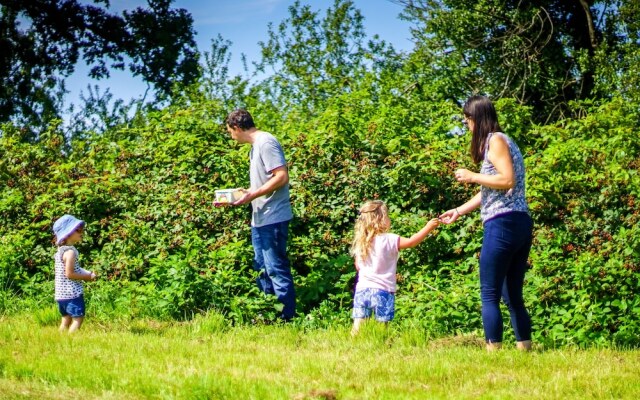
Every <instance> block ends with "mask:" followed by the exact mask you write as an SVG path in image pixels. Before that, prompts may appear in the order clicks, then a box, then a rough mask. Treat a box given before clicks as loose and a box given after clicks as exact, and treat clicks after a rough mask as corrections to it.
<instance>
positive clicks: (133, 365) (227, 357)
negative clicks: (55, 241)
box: [0, 315, 640, 399]
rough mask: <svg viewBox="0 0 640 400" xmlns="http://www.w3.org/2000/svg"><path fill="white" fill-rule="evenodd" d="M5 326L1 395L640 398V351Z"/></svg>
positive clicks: (199, 322) (375, 330) (416, 336)
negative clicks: (489, 349) (492, 348)
mask: <svg viewBox="0 0 640 400" xmlns="http://www.w3.org/2000/svg"><path fill="white" fill-rule="evenodd" d="M49 319H50V320H49V321H43V319H42V318H38V316H37V315H36V317H35V318H34V317H33V316H31V317H29V318H22V319H20V318H17V317H5V318H3V319H2V320H0V372H1V373H0V398H2V399H36V398H38V399H69V398H75V399H80V398H83V399H146V398H153V399H365V398H370V399H523V398H525V399H533V398H535V399H638V398H640V374H639V373H638V371H640V353H639V352H638V351H637V350H626V351H624V350H618V351H614V350H607V349H589V350H577V349H572V350H567V349H564V350H544V349H540V348H537V349H535V350H534V351H533V352H531V353H521V352H518V351H516V350H510V349H505V350H502V351H500V352H496V353H487V352H486V351H485V350H484V348H483V346H482V342H481V341H480V340H479V339H478V338H473V337H456V338H446V339H438V340H430V339H428V338H425V337H424V336H423V335H422V334H421V333H420V332H419V331H400V330H398V329H395V328H394V327H393V326H392V327H391V329H389V330H386V331H385V330H384V329H380V327H379V326H377V325H376V324H368V325H366V326H365V327H364V329H363V331H362V332H361V335H360V336H358V337H356V338H351V337H350V335H349V327H347V326H344V327H336V328H335V329H330V330H312V331H305V330H304V329H303V328H301V327H300V326H297V325H296V324H295V323H293V324H288V325H280V326H278V325H275V326H273V325H272V326H255V327H240V328H236V327H228V326H227V325H226V323H225V321H224V319H223V318H222V317H221V316H219V315H210V316H207V317H202V318H196V319H194V320H193V321H191V322H189V323H182V324H178V323H161V322H156V321H142V320H137V321H130V322H126V323H108V324H106V323H101V322H98V321H95V320H91V319H89V320H87V322H86V324H85V326H84V327H83V328H82V330H81V331H80V332H78V333H76V334H74V335H68V334H61V333H59V332H58V331H57V327H56V326H54V325H53V324H55V322H56V321H57V319H55V320H54V319H53V318H49Z"/></svg>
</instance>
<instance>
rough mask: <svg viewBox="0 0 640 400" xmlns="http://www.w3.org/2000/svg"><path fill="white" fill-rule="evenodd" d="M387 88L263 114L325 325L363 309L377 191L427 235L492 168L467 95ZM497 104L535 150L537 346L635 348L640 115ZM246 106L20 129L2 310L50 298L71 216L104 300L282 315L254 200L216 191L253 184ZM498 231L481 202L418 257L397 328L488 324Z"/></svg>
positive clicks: (254, 317)
mask: <svg viewBox="0 0 640 400" xmlns="http://www.w3.org/2000/svg"><path fill="white" fill-rule="evenodd" d="M370 90H371V91H373V90H375V89H370ZM371 91H369V89H362V90H354V91H352V92H350V93H347V94H344V95H342V96H336V98H334V99H332V100H331V101H329V102H328V103H327V106H326V107H325V108H324V109H323V110H321V111H320V112H317V113H316V114H314V115H312V116H309V117H308V118H305V116H304V113H302V112H300V111H299V110H297V109H292V110H289V112H288V113H286V114H283V115H280V116H278V118H275V117H276V115H274V113H273V109H268V107H269V106H268V105H264V106H258V105H256V109H255V110H253V109H252V110H251V111H252V112H253V113H254V115H255V117H256V120H257V124H258V127H260V128H262V129H264V130H269V131H271V132H272V133H273V134H274V135H275V136H276V137H278V138H279V139H280V141H281V143H282V144H283V147H284V149H285V153H286V156H287V158H288V162H289V170H290V177H291V196H292V204H293V208H294V214H295V219H294V220H293V221H292V223H291V226H290V242H289V250H290V251H289V254H290V259H291V262H292V268H293V272H294V279H295V283H296V289H297V292H298V302H299V305H298V311H299V313H300V315H301V320H302V321H303V323H305V324H306V325H308V326H309V327H320V326H326V325H328V324H332V323H336V322H337V323H344V322H346V321H348V319H349V309H350V305H351V304H350V300H351V289H352V285H353V279H354V276H355V271H354V268H353V261H352V260H351V258H350V257H349V256H348V247H349V243H350V240H351V234H352V228H353V223H354V220H355V217H356V210H357V208H358V206H359V205H360V204H361V203H362V202H363V201H364V200H366V199H373V198H378V199H383V200H385V201H386V202H387V203H388V204H389V207H390V211H391V218H392V230H393V231H394V232H397V233H399V234H402V235H410V234H412V233H413V232H415V231H416V230H417V229H419V228H420V227H421V226H422V224H424V223H425V222H426V220H427V219H429V218H432V217H434V216H437V215H438V214H439V213H441V212H443V211H445V210H447V209H448V208H450V207H453V206H456V205H458V204H460V203H461V202H462V201H465V200H466V199H468V198H469V197H470V196H472V195H473V194H474V193H475V191H476V190H477V188H476V187H471V186H465V185H461V184H458V183H457V182H455V180H454V179H453V171H454V170H455V169H456V168H458V167H461V166H462V167H466V168H470V169H474V168H475V169H477V166H474V165H472V164H471V161H470V157H469V156H468V152H467V148H468V139H469V137H468V136H465V135H462V136H460V135H456V134H454V133H452V132H453V129H454V128H455V127H456V124H457V122H456V121H457V120H456V119H455V118H452V117H454V116H456V115H458V114H459V113H460V111H459V109H457V107H454V106H453V105H452V104H451V103H449V102H446V101H442V102H433V103H428V102H424V101H419V99H417V98H411V96H404V95H400V94H394V93H389V94H387V95H385V96H378V97H375V96H373V93H372V92H371ZM374 98H375V101H374V100H372V99H374ZM497 106H498V108H499V113H500V117H501V119H502V121H501V122H502V125H503V127H504V128H505V131H506V132H507V133H508V134H510V135H511V136H512V137H514V139H515V140H516V141H517V142H518V143H519V144H520V145H521V147H522V149H523V151H524V153H525V159H526V166H527V173H528V179H527V185H528V186H527V190H528V198H529V201H530V206H531V214H532V216H533V219H534V223H535V227H534V235H535V242H534V246H533V250H532V253H531V258H530V261H531V265H532V266H531V270H530V272H529V273H528V275H527V284H526V287H525V290H526V293H525V296H526V302H527V304H528V305H529V308H530V310H531V314H532V319H533V323H534V330H535V332H534V334H535V340H536V341H539V342H543V343H547V344H549V345H565V344H575V345H587V344H591V343H598V344H613V343H615V344H624V345H630V346H636V345H637V344H638V339H637V338H638V337H639V333H640V317H638V316H639V315H640V300H639V298H638V296H637V291H638V287H640V285H639V283H640V282H638V276H639V274H638V270H639V269H640V239H639V238H640V232H639V231H638V229H639V228H638V225H639V224H638V218H639V211H638V210H639V207H638V201H639V200H638V196H639V188H640V182H639V179H640V178H639V177H638V166H639V165H638V162H639V161H638V160H640V154H639V153H640V145H639V142H638V140H637V133H636V131H635V128H636V127H637V125H638V122H640V114H639V112H638V110H637V109H636V108H634V107H633V106H632V105H631V104H628V103H626V102H623V101H620V100H616V99H613V100H612V101H609V102H606V103H604V104H602V105H599V106H596V105H589V104H584V103H581V104H575V105H574V107H575V115H576V116H575V117H573V118H567V119H565V120H562V121H560V122H558V123H554V124H553V125H547V126H537V125H532V124H531V122H530V121H531V118H530V115H529V112H530V111H529V110H528V109H527V108H524V107H522V106H518V105H516V103H515V102H513V101H510V100H509V99H503V100H500V101H498V102H497ZM260 107H264V108H263V109H261V108H260ZM228 111H229V110H228V109H227V106H224V105H222V104H221V103H218V102H215V101H199V102H191V103H189V104H183V105H180V106H177V105H175V106H170V107H167V108H165V109H163V110H158V111H150V112H148V113H147V114H146V115H144V116H143V117H141V118H138V119H134V120H133V121H132V122H130V123H129V124H128V125H124V126H119V127H117V128H114V129H112V130H109V131H108V132H105V133H103V134H100V135H97V134H96V135H90V134H87V135H86V136H84V137H82V138H79V139H75V140H73V141H71V142H69V141H68V140H67V138H65V136H64V135H63V133H62V129H61V128H60V126H59V125H52V126H51V127H50V129H49V130H48V131H47V132H45V133H44V134H43V135H42V137H41V138H40V140H39V142H37V143H31V142H29V141H27V140H24V138H23V137H22V136H21V131H20V130H19V129H17V128H15V127H13V126H11V125H4V126H3V127H2V135H1V136H0V149H2V150H1V151H2V154H3V156H2V158H1V159H0V184H1V185H2V188H3V190H2V194H1V195H0V217H1V219H2V222H0V285H1V287H2V292H1V293H2V294H1V296H2V303H0V305H1V306H2V309H3V310H4V311H5V312H10V311H11V310H12V308H11V307H12V304H14V303H15V300H16V299H22V300H28V301H29V302H30V304H36V305H38V306H42V305H45V304H50V303H51V302H52V298H53V284H52V281H53V262H52V255H53V253H54V251H55V249H54V246H53V244H52V233H51V226H52V223H53V221H54V220H55V219H56V218H58V217H59V216H60V215H62V214H64V213H72V214H74V215H76V216H78V217H79V218H82V219H84V220H85V221H87V234H86V235H85V241H84V242H83V243H82V244H80V245H79V250H80V254H81V260H82V262H83V265H84V266H85V268H88V269H91V270H96V271H97V272H98V273H99V275H100V279H99V281H98V282H96V283H91V284H88V285H87V287H88V289H87V297H88V299H89V300H88V301H89V305H90V312H91V313H94V314H97V315H105V316H111V317H113V316H118V315H119V316H124V317H127V318H137V317H153V318H161V319H167V318H178V319H182V318H190V317H191V316H193V315H194V314H198V313H200V312H203V311H206V310H209V309H215V310H217V311H219V312H221V313H223V314H224V315H226V317H227V318H229V319H230V320H231V321H232V322H233V323H236V324H243V323H251V322H254V323H255V322H256V321H270V320H272V319H274V318H275V316H276V315H277V308H278V303H277V302H276V301H275V299H274V298H271V297H265V296H263V295H261V294H260V293H259V292H258V290H257V288H256V287H255V285H254V278H255V272H254V271H253V270H252V269H251V261H252V257H253V252H252V248H251V240H250V229H249V220H250V213H249V210H248V209H247V208H245V207H239V208H215V207H213V206H212V201H213V199H214V196H213V194H214V190H215V189H218V188H229V187H246V186H248V150H249V149H248V147H247V146H242V145H239V144H236V143H235V142H233V141H232V140H230V138H229V137H228V136H227V135H226V133H225V130H224V126H223V124H222V122H223V120H224V116H225V115H226V113H227V112H228ZM261 111H263V112H261ZM481 239H482V226H481V223H480V220H479V216H478V215H477V214H474V215H470V216H467V217H465V218H464V219H462V220H461V221H459V222H457V223H456V224H454V225H452V226H443V227H441V228H439V232H438V233H437V234H436V235H434V236H432V237H430V238H428V239H427V240H426V241H425V242H424V243H423V244H421V245H420V246H419V247H417V248H415V249H412V250H407V251H404V252H402V253H401V258H400V262H399V274H398V275H399V276H398V278H399V291H398V295H397V321H398V322H397V323H400V324H402V323H411V324H418V325H420V326H422V327H424V329H425V331H426V333H428V334H430V335H451V334H457V333H461V332H480V330H481V321H480V300H479V289H478V286H479V284H478V260H477V258H478V254H479V251H480V247H481ZM505 315H507V314H506V313H505ZM505 323H508V321H506V320H505Z"/></svg>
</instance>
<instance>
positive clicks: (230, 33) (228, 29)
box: [67, 0, 413, 104]
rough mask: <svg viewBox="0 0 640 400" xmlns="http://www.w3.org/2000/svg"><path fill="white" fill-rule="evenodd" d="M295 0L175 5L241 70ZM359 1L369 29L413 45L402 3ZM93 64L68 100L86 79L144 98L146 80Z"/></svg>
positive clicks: (77, 76)
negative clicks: (220, 42) (104, 72)
mask: <svg viewBox="0 0 640 400" xmlns="http://www.w3.org/2000/svg"><path fill="white" fill-rule="evenodd" d="M294 2H295V1H294V0H208V1H207V0H175V1H174V2H173V7H174V8H184V9H186V10H188V11H189V12H190V13H191V15H192V17H193V19H194V29H195V31H196V32H197V33H196V42H197V44H198V49H199V50H200V51H201V52H203V51H209V50H210V45H211V39H213V38H215V37H217V35H218V34H220V35H222V37H223V38H224V39H226V40H229V41H231V42H232V45H231V53H232V57H231V61H230V65H229V68H230V73H231V75H236V74H240V73H242V63H241V54H245V55H246V56H247V62H248V63H249V65H251V61H258V59H259V55H260V53H259V47H258V42H259V41H266V40H267V39H268V36H267V29H268V24H269V22H272V23H273V24H274V26H277V25H278V24H279V23H280V22H281V21H282V20H284V19H285V18H286V17H287V16H288V15H289V14H288V7H289V6H291V5H293V4H294ZM300 2H301V4H307V5H310V6H311V8H312V10H314V11H320V16H321V17H324V15H325V13H326V9H327V8H329V7H331V6H332V5H333V0H301V1H300ZM146 4H147V2H146V1H145V0H111V8H110V10H111V11H112V12H118V13H120V12H122V10H125V9H127V10H131V9H134V8H136V7H140V6H142V7H144V6H146ZM354 4H355V7H356V8H358V9H359V10H360V12H361V13H362V15H363V17H364V27H365V30H366V33H367V35H369V36H373V35H374V34H378V35H379V36H380V38H381V39H383V40H385V41H387V42H390V43H391V44H392V45H393V46H394V47H395V48H396V49H397V50H403V51H409V50H411V49H412V47H413V44H412V42H411V40H410V32H409V28H410V25H409V23H408V22H406V21H402V20H400V19H399V18H398V15H399V14H400V13H401V12H402V7H401V6H400V5H398V4H395V3H393V2H392V1H390V0H354ZM87 71H88V68H87V67H86V66H85V65H84V63H83V62H82V61H81V62H80V63H79V64H78V65H77V66H76V72H75V73H74V74H73V75H72V76H71V77H69V78H68V79H67V89H68V90H69V91H70V93H69V94H68V95H67V103H76V104H78V103H79V100H80V92H81V91H83V92H84V93H85V94H87V85H91V86H92V87H93V85H96V84H97V85H98V86H100V88H101V90H102V91H104V89H106V88H109V90H110V92H111V93H112V94H113V95H114V96H115V97H116V98H122V99H124V100H125V101H128V100H130V99H132V98H140V97H141V96H142V95H143V93H144V91H145V89H146V85H145V84H144V83H142V81H140V80H138V79H134V78H132V77H131V76H130V74H129V73H128V72H126V71H123V72H120V71H112V72H111V78H110V79H108V80H104V79H103V80H100V81H96V80H92V79H90V78H88V77H87Z"/></svg>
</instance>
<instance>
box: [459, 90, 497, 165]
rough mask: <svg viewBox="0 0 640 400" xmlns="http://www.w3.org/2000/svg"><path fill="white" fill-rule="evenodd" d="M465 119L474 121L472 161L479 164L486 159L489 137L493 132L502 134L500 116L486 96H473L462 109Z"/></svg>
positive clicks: (471, 147)
mask: <svg viewBox="0 0 640 400" xmlns="http://www.w3.org/2000/svg"><path fill="white" fill-rule="evenodd" d="M462 112H463V113H464V115H465V117H467V118H469V119H471V120H472V121H473V136H472V137H471V146H470V148H469V150H470V152H471V159H472V160H473V162H474V163H479V162H480V161H482V160H483V159H484V151H485V148H486V146H487V137H488V136H489V134H490V133H491V132H502V128H500V124H499V123H498V114H497V113H496V109H495V107H494V106H493V103H492V102H491V100H489V99H488V98H486V97H484V96H471V97H469V99H468V100H467V101H466V103H464V107H463V109H462Z"/></svg>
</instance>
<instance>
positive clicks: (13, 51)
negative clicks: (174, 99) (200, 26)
mask: <svg viewBox="0 0 640 400" xmlns="http://www.w3.org/2000/svg"><path fill="white" fill-rule="evenodd" d="M172 1H173V0H149V2H148V5H149V7H148V8H141V7H139V8H137V9H135V10H132V11H124V12H123V13H122V15H116V14H114V13H110V12H109V11H108V9H107V8H105V6H108V5H109V2H108V0H94V1H93V3H94V4H83V3H87V2H81V1H77V0H59V1H49V0H32V1H21V0H1V1H0V47H1V48H2V51H1V52H0V78H1V79H2V84H1V85H0V121H7V120H9V119H11V118H14V119H18V120H19V119H23V120H26V121H31V122H39V123H46V121H48V120H50V119H51V118H52V117H55V116H57V114H58V113H59V111H60V101H61V96H62V95H63V90H64V84H63V83H64V78H65V77H67V76H69V75H70V74H71V73H73V71H74V69H75V67H76V65H77V63H78V62H79V61H80V60H83V61H84V62H86V63H87V64H88V65H89V66H90V67H91V70H90V76H91V77H93V78H103V77H108V76H109V70H110V69H111V68H113V69H121V70H124V69H125V68H126V69H128V70H129V71H130V72H131V74H132V75H134V76H140V77H141V78H142V79H143V80H144V81H145V82H148V83H149V84H151V85H153V87H154V88H155V89H156V91H157V93H158V94H160V95H167V94H170V93H171V90H172V87H173V85H174V83H176V82H181V83H185V84H189V83H190V82H193V81H194V80H195V79H196V78H197V76H198V52H197V48H196V44H195V41H194V31H193V19H192V17H191V15H190V14H189V13H188V12H187V10H184V9H173V8H171V7H170V6H171V3H172Z"/></svg>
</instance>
